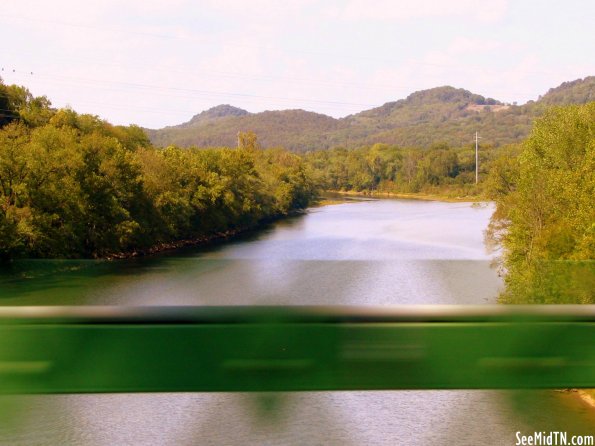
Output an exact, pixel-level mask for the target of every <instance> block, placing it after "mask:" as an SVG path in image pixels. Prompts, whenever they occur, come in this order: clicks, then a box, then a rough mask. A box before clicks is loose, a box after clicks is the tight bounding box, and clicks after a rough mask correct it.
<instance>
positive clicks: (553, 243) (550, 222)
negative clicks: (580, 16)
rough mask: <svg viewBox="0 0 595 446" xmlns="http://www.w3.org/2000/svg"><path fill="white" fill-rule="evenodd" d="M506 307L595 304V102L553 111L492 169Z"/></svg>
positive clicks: (493, 228) (494, 233)
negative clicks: (512, 153)
mask: <svg viewBox="0 0 595 446" xmlns="http://www.w3.org/2000/svg"><path fill="white" fill-rule="evenodd" d="M488 191H489V192H490V195H491V198H492V199H494V200H495V201H496V204H497V208H496V212H495V213H494V215H493V217H492V222H491V225H490V229H489V235H490V239H491V240H492V241H493V242H495V243H496V244H498V245H500V246H501V247H502V248H503V250H504V252H503V261H504V263H503V267H504V271H505V272H506V276H505V280H506V285H507V287H506V290H505V292H504V294H503V296H502V298H501V300H502V301H504V302H507V303H591V304H593V303H595V291H594V290H595V198H594V197H595V102H591V103H589V104H586V105H582V106H565V107H554V108H551V109H549V110H548V111H547V112H546V114H545V115H544V117H543V118H541V119H539V120H538V121H537V122H536V123H535V126H534V127H533V130H532V132H531V135H530V137H529V138H528V139H527V140H526V141H525V142H524V143H523V144H522V151H521V153H520V155H519V157H518V158H508V157H501V158H500V159H498V161H497V162H496V163H495V164H494V165H493V166H492V169H491V171H490V174H489V179H488Z"/></svg>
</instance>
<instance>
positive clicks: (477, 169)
mask: <svg viewBox="0 0 595 446" xmlns="http://www.w3.org/2000/svg"><path fill="white" fill-rule="evenodd" d="M480 139H481V136H477V132H475V184H477V183H478V181H479V140H480Z"/></svg>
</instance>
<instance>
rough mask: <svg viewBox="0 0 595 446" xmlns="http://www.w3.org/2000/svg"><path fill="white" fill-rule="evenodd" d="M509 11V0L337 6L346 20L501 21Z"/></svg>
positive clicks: (360, 0)
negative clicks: (459, 18)
mask: <svg viewBox="0 0 595 446" xmlns="http://www.w3.org/2000/svg"><path fill="white" fill-rule="evenodd" d="M507 10H508V0H489V1H481V0H449V1H444V0H377V1H376V2H374V3H371V2H370V1H369V0H349V2H348V3H347V4H346V5H345V7H344V8H342V9H335V13H337V12H338V15H339V18H342V19H345V20H362V19H368V20H382V21H385V20H397V21H402V20H410V19H417V18H430V17H449V16H469V17H473V18H475V19H478V20H481V21H484V22H493V21H498V20H500V19H501V18H503V17H504V15H505V14H506V12H507Z"/></svg>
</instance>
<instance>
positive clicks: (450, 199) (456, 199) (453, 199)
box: [326, 190, 486, 203]
mask: <svg viewBox="0 0 595 446" xmlns="http://www.w3.org/2000/svg"><path fill="white" fill-rule="evenodd" d="M326 192H327V193H330V194H338V195H345V196H356V197H372V198H382V197H384V198H402V199H407V200H421V201H444V202H447V203H461V202H466V203H469V202H473V203H476V202H481V201H486V199H485V198H483V197H480V196H478V195H466V196H450V195H445V194H429V193H423V192H416V193H404V192H385V191H383V192H381V191H361V192H358V191H341V190H329V191H326Z"/></svg>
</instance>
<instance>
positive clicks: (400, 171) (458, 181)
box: [303, 143, 518, 199]
mask: <svg viewBox="0 0 595 446" xmlns="http://www.w3.org/2000/svg"><path fill="white" fill-rule="evenodd" d="M516 152H518V147H517V146H507V147H503V148H498V149H494V148H493V147H490V146H482V147H481V150H480V151H479V166H480V169H479V177H480V179H481V180H482V181H480V183H479V184H478V185H476V184H475V147H474V146H467V147H449V146H448V144H446V143H442V144H435V145H433V146H432V147H430V148H429V149H421V148H402V147H398V146H389V145H387V144H374V145H372V146H363V147H359V148H357V149H345V148H335V149H331V150H318V151H313V152H308V153H306V154H304V155H303V157H304V160H305V162H306V164H307V165H308V166H309V167H310V169H311V171H312V174H311V175H312V178H313V179H314V180H315V181H316V182H317V185H318V186H319V187H320V188H321V189H323V190H329V191H340V192H359V193H365V194H375V195H381V194H425V195H437V196H440V197H443V198H453V199H478V198H480V197H482V196H484V195H485V181H483V180H484V179H485V178H486V175H487V172H488V171H489V170H490V168H491V165H492V164H493V163H494V162H496V159H497V158H499V157H501V156H502V155H503V154H508V155H512V156H514V154H515V153H516Z"/></svg>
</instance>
